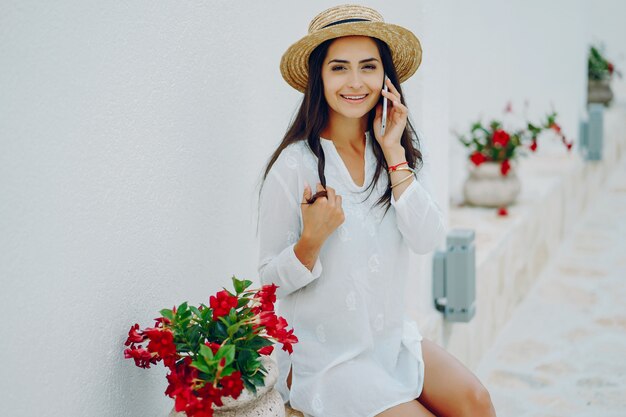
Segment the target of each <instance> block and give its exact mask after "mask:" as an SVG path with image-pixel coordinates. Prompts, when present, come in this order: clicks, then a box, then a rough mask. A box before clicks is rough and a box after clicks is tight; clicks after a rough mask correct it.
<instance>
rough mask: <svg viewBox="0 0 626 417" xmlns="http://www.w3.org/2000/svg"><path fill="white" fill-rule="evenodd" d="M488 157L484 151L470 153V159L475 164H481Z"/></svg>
mask: <svg viewBox="0 0 626 417" xmlns="http://www.w3.org/2000/svg"><path fill="white" fill-rule="evenodd" d="M486 160H487V158H486V157H485V155H483V154H482V153H480V152H478V151H476V152H474V153H473V154H471V155H470V161H472V162H473V163H474V165H476V166H479V165H480V164H482V163H483V162H485V161H486Z"/></svg>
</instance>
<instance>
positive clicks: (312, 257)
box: [293, 233, 322, 271]
mask: <svg viewBox="0 0 626 417" xmlns="http://www.w3.org/2000/svg"><path fill="white" fill-rule="evenodd" d="M321 248H322V244H321V243H318V242H317V241H316V240H314V239H311V238H309V237H308V235H306V234H305V233H302V236H300V239H299V240H298V242H296V244H295V245H294V247H293V251H294V253H295V255H296V258H298V260H299V261H300V262H301V263H302V265H304V266H305V267H306V268H307V269H308V270H309V271H313V266H315V261H317V257H318V256H319V253H320V250H321Z"/></svg>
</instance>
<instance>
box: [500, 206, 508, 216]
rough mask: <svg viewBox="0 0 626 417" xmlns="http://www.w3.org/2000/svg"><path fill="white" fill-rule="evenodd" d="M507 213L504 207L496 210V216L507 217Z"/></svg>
mask: <svg viewBox="0 0 626 417" xmlns="http://www.w3.org/2000/svg"><path fill="white" fill-rule="evenodd" d="M508 215H509V212H508V211H507V209H506V207H500V208H499V209H498V216H508Z"/></svg>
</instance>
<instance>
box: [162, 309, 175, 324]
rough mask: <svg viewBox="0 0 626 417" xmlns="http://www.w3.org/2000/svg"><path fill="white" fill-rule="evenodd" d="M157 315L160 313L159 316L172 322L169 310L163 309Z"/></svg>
mask: <svg viewBox="0 0 626 417" xmlns="http://www.w3.org/2000/svg"><path fill="white" fill-rule="evenodd" d="M159 313H161V315H162V316H163V317H165V318H168V319H170V320H172V321H173V320H174V312H173V311H172V310H170V309H167V308H164V309H163V310H161V311H159Z"/></svg>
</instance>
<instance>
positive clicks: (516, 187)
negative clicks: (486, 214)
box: [463, 162, 521, 207]
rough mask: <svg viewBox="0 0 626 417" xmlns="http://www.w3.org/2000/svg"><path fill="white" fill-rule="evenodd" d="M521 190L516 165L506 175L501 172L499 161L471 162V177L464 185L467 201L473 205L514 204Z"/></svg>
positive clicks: (494, 205) (496, 205) (497, 205)
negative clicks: (477, 164)
mask: <svg viewBox="0 0 626 417" xmlns="http://www.w3.org/2000/svg"><path fill="white" fill-rule="evenodd" d="M520 190H521V184H520V181H519V179H518V178H517V174H516V173H515V165H513V164H511V170H510V171H509V172H508V173H507V175H506V176H503V175H502V174H501V173H500V163H499V162H483V163H482V164H480V165H479V166H476V165H474V164H470V168H469V177H468V178H467V180H465V184H464V185H463V195H464V197H465V202H466V203H468V204H471V205H473V206H481V207H502V206H508V205H510V204H512V203H513V202H514V201H515V199H516V198H517V196H518V195H519V193H520Z"/></svg>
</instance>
